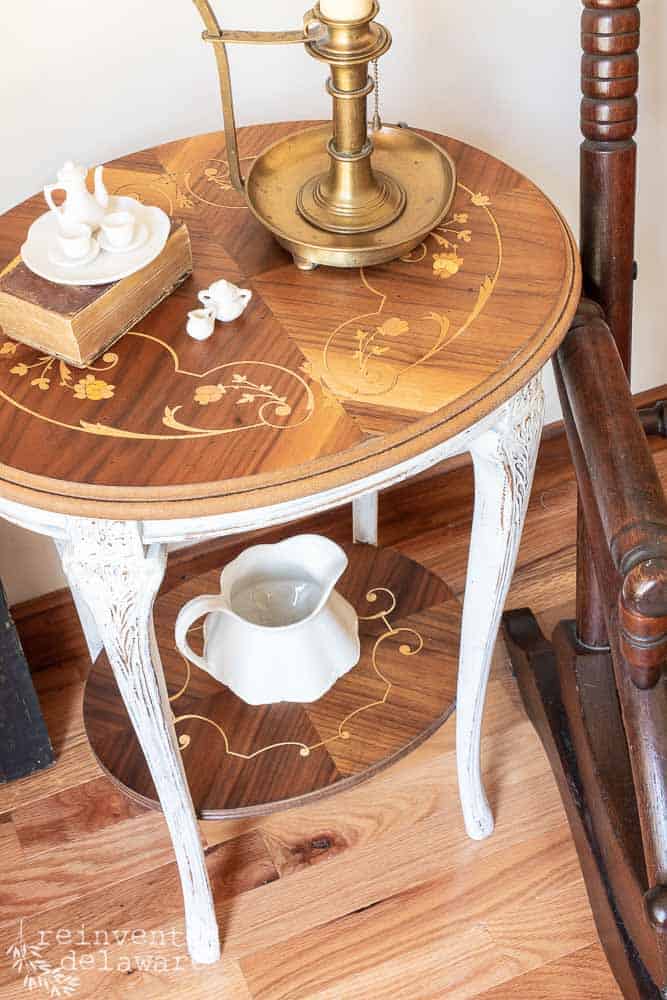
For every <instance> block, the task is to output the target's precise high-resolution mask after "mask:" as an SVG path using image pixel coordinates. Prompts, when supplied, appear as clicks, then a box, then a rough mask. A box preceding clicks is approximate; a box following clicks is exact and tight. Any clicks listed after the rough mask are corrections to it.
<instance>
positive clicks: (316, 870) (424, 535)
mask: <svg viewBox="0 0 667 1000" xmlns="http://www.w3.org/2000/svg"><path fill="white" fill-rule="evenodd" d="M657 459H658V463H659V467H660V469H661V472H662V473H663V474H664V476H665V479H666V480H667V452H665V451H660V453H659V454H658V455H657ZM575 499H576V494H575V487H574V483H573V478H572V471H571V468H570V466H569V462H568V461H567V457H566V454H565V448H564V444H563V441H562V439H554V440H553V441H550V442H548V443H546V444H545V445H544V446H543V449H542V454H541V460H540V468H539V474H538V477H537V482H536V488H535V491H534V494H533V499H532V502H531V507H530V514H529V519H528V525H527V529H526V533H525V538H524V543H523V546H522V549H521V555H520V559H519V568H518V571H517V574H516V578H515V581H514V584H513V587H512V591H511V594H510V600H509V606H510V607H519V606H524V605H528V604H529V605H531V606H532V607H533V608H535V609H536V610H537V611H538V612H539V614H540V616H541V620H542V623H543V625H544V626H545V628H550V627H551V625H552V624H553V623H554V622H555V621H556V620H557V619H558V618H559V617H563V616H565V615H569V614H570V612H571V602H572V598H573V594H574V541H575ZM381 509H382V528H381V541H382V543H383V544H389V545H394V546H396V547H397V548H400V549H401V550H402V551H404V552H405V553H406V554H408V555H410V556H412V557H414V558H416V559H418V560H420V561H422V562H424V563H425V565H427V566H428V567H429V568H431V569H433V570H434V571H436V572H438V573H440V574H442V576H443V577H444V578H445V579H446V580H447V582H448V583H449V585H450V586H451V587H452V588H453V589H454V590H455V591H456V592H457V593H458V594H460V593H461V592H462V589H463V584H464V578H465V567H466V559H467V543H468V537H469V530H470V517H471V473H470V469H469V468H468V467H459V468H457V469H455V470H454V471H453V472H450V473H449V474H448V475H447V476H446V477H441V478H438V479H432V478H431V479H426V480H421V481H419V482H417V483H414V484H412V485H410V486H407V487H403V488H401V489H400V490H397V491H395V492H393V493H391V494H390V495H388V496H385V497H384V498H383V501H382V504H381ZM349 523H350V517H349V512H348V511H345V512H344V513H341V514H338V515H336V519H335V523H334V524H332V522H331V518H329V519H328V520H326V519H318V520H315V521H311V522H309V525H308V527H309V528H310V527H313V528H315V529H317V528H322V527H327V530H330V529H331V528H334V529H335V531H336V532H337V533H339V534H345V533H347V532H348V531H349ZM183 560H184V557H183V556H178V557H176V558H174V559H172V561H171V563H170V572H171V573H173V574H178V573H179V572H181V571H182V569H183ZM17 617H18V619H19V625H20V628H21V631H22V634H23V636H24V642H25V645H26V649H27V652H28V655H29V657H30V659H31V661H32V663H33V664H34V665H35V666H36V667H37V668H38V671H37V673H36V684H37V687H38V691H39V695H40V698H41V703H42V707H43V710H44V713H45V715H46V719H47V724H48V727H49V731H50V734H51V737H52V740H53V743H54V745H55V749H56V752H57V755H58V763H57V764H56V766H55V767H54V768H53V769H52V770H50V771H49V772H46V773H42V774H41V775H38V776H37V777H33V778H30V779H26V780H24V781H21V782H17V783H15V784H13V785H10V786H7V787H5V788H3V789H2V790H0V850H1V852H2V860H3V878H2V885H1V888H0V997H2V998H3V1000H4V998H21V997H24V996H27V995H28V989H27V983H26V976H29V975H31V974H32V975H33V976H35V977H37V976H41V977H42V978H41V980H40V981H39V982H38V983H37V984H36V991H35V992H34V993H33V995H34V996H48V995H49V990H50V989H51V988H52V987H53V986H54V985H55V986H56V987H57V988H59V989H61V990H62V989H63V987H69V988H71V989H72V992H71V993H70V994H66V993H64V992H60V993H52V994H51V995H53V996H65V995H70V996H73V997H75V998H77V1000H78V998H80V1000H83V998H89V997H90V998H92V997H95V998H96V1000H106V998H111V997H114V998H115V997H121V996H123V997H124V996H136V997H140V998H142V1000H148V998H151V1000H152V998H156V1000H158V998H159V1000H163V998H168V997H172V996H173V997H179V998H207V1000H209V998H211V997H222V998H225V1000H248V998H257V1000H278V998H281V1000H300V998H313V1000H314V998H317V1000H361V998H363V1000H380V998H391V1000H399V998H401V1000H403V998H404V1000H427V998H431V997H449V998H464V997H466V998H472V997H478V998H484V1000H509V998H512V1000H537V998H540V1000H551V998H554V1000H556V998H558V1000H614V998H616V997H619V996H620V994H619V991H618V989H617V987H616V986H615V984H614V981H613V979H612V977H611V974H610V972H609V971H608V968H607V966H606V963H605V960H604V956H603V953H602V950H601V948H600V946H599V944H598V942H597V938H596V933H595V927H594V925H593V920H592V917H591V913H590V910H589V907H588V903H587V898H586V893H585V889H584V885H583V882H582V879H581V876H580V873H579V868H578V865H577V859H576V855H575V851H574V847H573V844H572V841H571V839H570V836H569V833H568V828H567V824H566V821H565V814H564V812H563V809H562V807H561V804H560V800H559V797H558V793H557V791H556V786H555V784H554V782H553V780H552V778H551V774H550V771H549V768H548V766H547V762H546V759H545V757H544V755H543V753H542V750H541V747H540V745H539V743H538V741H537V738H536V737H535V735H534V734H533V732H532V729H531V727H530V725H529V723H528V722H527V720H526V717H525V715H524V713H523V710H522V708H521V706H520V704H519V702H518V698H517V694H516V691H515V688H514V682H513V680H512V677H511V675H510V673H509V669H508V663H507V658H506V655H505V653H504V650H503V649H502V644H500V646H499V649H498V651H497V655H496V664H495V670H494V675H493V679H492V682H491V686H490V692H489V703H488V711H487V716H486V726H485V737H484V771H485V777H486V782H487V787H488V790H489V794H490V799H491V803H492V806H493V809H494V811H495V814H496V816H497V830H496V833H495V835H494V836H493V837H491V838H490V839H488V840H487V841H485V842H483V843H473V842H471V841H469V840H468V839H467V838H466V836H465V834H464V830H463V823H462V820H461V815H460V811H459V806H458V801H457V791H456V769H455V753H454V724H453V722H452V721H450V722H449V723H447V724H446V725H445V726H444V727H443V728H442V729H441V730H440V731H439V732H438V733H437V735H435V736H434V737H432V738H431V739H430V740H429V741H428V742H427V743H426V744H424V745H423V746H422V747H421V748H419V749H418V750H416V751H415V752H414V753H413V754H412V755H410V756H408V757H407V758H406V759H404V760H403V761H402V762H401V763H399V764H398V765H396V766H395V767H394V768H393V769H391V770H389V771H387V772H385V773H383V774H381V775H379V776H377V777H376V778H374V779H373V780H372V781H371V782H369V783H367V784H365V785H363V786H360V787H358V788H356V789H353V790H350V791H347V792H343V793H341V794H340V795H338V796H336V797H334V798H331V799H328V800H324V801H322V802H319V803H316V804H313V805H311V806H309V807H307V808H303V809H300V810H295V811H292V812H285V813H278V814H275V815H274V816H272V817H268V818H265V819H261V820H247V821H237V822H235V823H229V824H225V823H208V824H203V825H202V834H203V837H204V838H205V842H206V845H207V847H208V865H209V871H210V875H211V879H212V883H213V887H214V893H215V899H216V904H217V910H218V919H219V923H220V928H221V932H222V936H223V940H224V959H223V961H222V962H221V963H220V964H219V965H217V966H215V967H212V968H207V969H204V970H201V969H195V968H193V967H192V966H191V965H190V963H189V961H188V960H187V957H186V950H185V947H184V943H183V940H182V937H183V922H182V918H181V897H180V892H179V888H178V882H177V877H176V871H175V866H174V864H173V863H172V856H171V850H170V846H169V839H168V836H167V832H166V829H165V825H164V822H163V820H162V817H161V815H160V814H157V813H154V812H149V811H145V810H144V809H142V808H140V807H139V806H137V805H134V804H130V803H129V802H128V801H127V800H126V799H125V798H124V797H123V796H122V795H121V794H120V793H119V792H117V791H115V790H114V788H113V787H112V785H111V783H110V781H109V780H108V779H107V778H106V777H104V776H103V775H102V773H101V771H100V769H99V767H98V765H97V764H96V762H95V760H94V759H93V756H92V754H91V751H90V749H89V747H88V745H87V742H86V738H85V734H84V731H83V726H82V714H81V701H82V690H83V677H84V674H85V671H86V669H87V660H86V656H85V654H84V650H83V646H82V640H81V636H80V633H79V631H78V626H77V625H76V623H75V621H74V619H73V613H72V609H71V606H70V605H69V604H68V603H66V602H63V600H62V599H61V598H58V597H55V598H47V599H43V600H41V601H39V602H37V603H36V604H35V603H33V604H32V605H31V606H30V607H29V608H19V609H17ZM21 921H22V925H21ZM21 941H22V942H23V944H24V947H23V948H21ZM14 944H16V945H17V948H16V950H14V951H11V946H12V945H14ZM26 945H27V946H28V947H25V946H26ZM31 946H32V947H31ZM8 948H9V949H10V953H9V954H7V955H6V954H5V951H6V949H8ZM12 962H14V963H15V965H16V966H17V967H16V968H13V967H12ZM61 962H62V963H63V964H62V966H61V965H60V963H61ZM74 966H76V968H74ZM59 977H60V979H59ZM59 983H60V985H58V984H59Z"/></svg>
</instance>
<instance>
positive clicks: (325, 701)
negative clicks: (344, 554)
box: [84, 529, 460, 819]
mask: <svg viewBox="0 0 667 1000" xmlns="http://www.w3.org/2000/svg"><path fill="white" fill-rule="evenodd" d="M292 530H293V529H292ZM237 551H240V548H239V549H238V550H237ZM237 551H235V550H233V549H232V550H230V551H228V552H226V553H225V556H224V558H225V561H226V560H227V559H232V558H234V557H235V555H236V554H237ZM348 557H349V560H350V565H349V567H348V569H347V570H346V572H345V574H344V575H343V577H342V580H341V582H340V584H339V586H338V588H337V589H338V590H339V592H340V593H341V594H342V595H343V596H344V597H345V598H347V600H348V601H350V603H351V604H352V606H353V607H354V608H355V609H356V610H357V613H358V614H359V616H360V622H359V632H360V638H361V649H362V654H361V660H360V662H359V663H358V664H357V666H356V667H355V668H354V669H353V670H352V671H350V672H349V673H348V674H346V675H345V676H344V677H343V678H341V679H340V680H339V681H338V682H337V683H336V684H335V685H334V686H333V688H332V689H331V690H330V691H328V692H327V694H326V695H325V696H324V697H323V698H320V699H319V701H316V702H314V703H312V704H308V705H298V704H291V703H282V704H275V705H267V706H261V707H254V706H251V705H247V704H246V703H245V702H243V701H242V700H241V699H240V698H238V697H237V696H236V695H235V694H233V692H232V691H230V690H229V688H227V687H225V686H224V685H222V684H220V683H219V682H218V681H216V680H214V679H213V678H211V677H210V676H209V675H208V674H206V673H204V671H202V670H199V669H197V668H196V667H193V668H189V667H188V664H187V662H186V661H185V660H184V659H183V657H182V656H181V655H180V654H179V653H178V651H177V650H176V649H175V648H174V627H175V622H176V617H177V615H178V612H179V611H180V609H181V608H182V607H183V605H184V603H185V602H186V601H188V600H191V599H192V598H194V597H198V596H202V595H204V594H213V593H216V592H219V587H220V584H219V580H220V567H219V566H218V567H216V568H215V569H213V570H209V571H208V572H204V573H197V572H196V568H195V567H193V571H191V572H190V573H189V574H188V577H187V579H185V580H184V581H183V582H182V583H181V584H180V585H179V586H178V587H176V588H174V589H173V590H170V591H169V592H168V593H166V594H164V595H163V596H162V597H161V598H160V599H159V601H158V602H157V606H156V629H157V634H158V642H159V645H160V649H161V652H162V659H163V665H164V668H165V674H166V677H167V686H168V688H169V692H170V695H171V698H172V701H171V707H172V710H173V713H174V717H175V720H176V731H177V734H178V736H179V741H180V745H181V752H182V755H183V763H184V765H185V769H186V773H187V776H188V783H189V785H190V791H191V792H192V797H193V801H194V804H195V808H196V810H197V813H198V815H199V816H200V817H201V818H203V819H223V818H234V817H239V816H249V815H256V814H263V813H268V812H271V811H273V810H275V809H276V808H286V807H288V806H294V805H300V804H303V803H304V802H305V801H307V800H310V799H313V798H319V797H321V796H322V795H325V794H330V793H332V792H335V791H339V790H340V789H342V788H345V787H347V786H348V785H353V784H356V783H357V782H359V781H362V780H366V779H368V778H370V777H371V776H372V775H373V774H374V773H376V772H377V771H378V770H381V769H382V768H384V767H387V766H388V765H389V764H391V763H393V762H395V761H397V760H399V759H400V758H401V757H403V756H404V755H405V754H406V753H408V752H409V751H410V750H412V749H414V747H415V746H417V745H419V743H421V742H423V740H425V739H426V738H427V737H428V736H430V735H431V734H432V733H433V732H434V731H435V730H436V729H437V728H438V726H440V725H442V723H444V722H446V721H447V719H448V718H449V716H450V714H451V712H452V710H453V708H454V699H455V694H456V676H457V662H458V648H459V627H460V605H459V602H458V601H457V600H456V598H455V597H454V595H453V594H452V592H451V590H450V589H449V588H448V587H447V586H446V585H445V584H444V583H443V582H442V581H441V580H440V579H439V578H438V577H436V576H435V575H434V574H432V573H429V572H428V571H427V570H425V569H423V568H422V567H421V566H419V565H418V564H417V563H414V562H413V561H412V560H410V559H407V558H406V557H405V556H402V555H400V554H399V553H397V552H394V551H392V550H391V549H376V548H374V547H373V546H368V545H354V546H349V547H348ZM196 628H197V627H196V626H195V629H196ZM193 633H194V630H193ZM191 641H192V643H193V645H194V646H195V647H201V626H199V635H196V633H195V634H193V635H192V637H191ZM84 715H85V719H86V731H87V733H88V737H89V739H90V744H91V747H92V749H93V751H94V753H95V754H96V756H97V758H98V760H99V761H100V763H101V764H102V766H103V767H104V769H105V770H106V771H107V772H108V773H109V774H110V775H111V777H113V778H114V780H115V781H117V782H118V783H119V784H120V785H121V786H122V787H123V788H125V790H126V791H127V792H128V794H129V795H131V796H132V797H133V798H135V799H137V800H138V801H140V802H142V803H144V804H146V805H151V806H153V807H154V808H159V804H158V802H157V795H156V793H155V790H154V787H153V782H152V780H151V777H150V774H149V771H148V768H147V766H146V762H145V760H144V755H143V754H142V752H141V748H140V747H139V744H138V742H137V739H136V737H135V735H134V731H133V729H132V726H131V724H130V721H129V718H128V716H127V713H126V711H125V707H124V705H123V702H122V700H121V697H120V694H119V692H118V688H117V686H116V683H115V681H114V678H113V674H112V673H111V670H110V667H109V663H108V660H107V657H106V654H102V655H101V656H100V658H99V659H98V660H97V662H96V664H95V665H94V667H93V668H92V670H91V673H90V676H89V678H88V683H87V686H86V697H85V703H84Z"/></svg>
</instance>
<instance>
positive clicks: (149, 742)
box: [61, 518, 220, 963]
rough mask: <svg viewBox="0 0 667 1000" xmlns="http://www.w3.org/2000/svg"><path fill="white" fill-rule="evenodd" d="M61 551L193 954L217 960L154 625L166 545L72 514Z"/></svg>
mask: <svg viewBox="0 0 667 1000" xmlns="http://www.w3.org/2000/svg"><path fill="white" fill-rule="evenodd" d="M61 552H62V560H63V568H64V570H65V574H66V575H67V578H68V580H69V581H70V585H71V586H72V589H73V592H77V593H79V594H80V596H81V598H82V600H83V601H84V602H85V604H86V605H87V607H88V608H90V610H91V611H92V613H93V615H94V618H95V622H96V625H97V628H98V629H99V634H100V636H101V638H102V640H103V642H104V646H105V649H106V651H107V655H108V657H109V661H110V663H111V667H112V669H113V672H114V676H115V678H116V681H117V683H118V688H119V690H120V693H121V695H122V698H123V701H124V702H125V707H126V708H127V711H128V714H129V716H130V719H131V720H132V725H133V726H134V729H135V732H136V734H137V737H138V739H139V743H140V744H141V748H142V750H143V752H144V755H145V757H146V761H147V763H148V767H149V768H150V772H151V775H152V777H153V781H154V782H155V788H156V790H157V793H158V795H159V798H160V803H161V805H162V809H163V811H164V816H165V819H166V821H167V825H168V826H169V832H170V833H171V838H172V842H173V845H174V852H175V854H176V861H177V863H178V869H179V872H180V876H181V885H182V888H183V898H184V903H185V923H186V933H187V940H188V947H189V951H190V956H191V958H192V960H193V962H200V963H211V962H215V961H217V960H218V958H219V957H220V940H219V933H218V926H217V922H216V918H215V909H214V907H213V897H212V894H211V887H210V884H209V880H208V874H207V871H206V864H205V861H204V851H203V848H202V844H201V839H200V836H199V828H198V826H197V819H196V816H195V811H194V807H193V805H192V798H191V796H190V790H189V788H188V784H187V779H186V777H185V771H184V769H183V762H182V760H181V754H180V751H179V748H178V741H177V738H176V733H175V731H174V725H173V721H172V714H171V708H170V706H169V698H168V695H167V689H166V685H165V680H164V673H163V671H162V665H161V663H160V655H159V652H158V648H157V642H156V640H155V631H154V628H153V602H154V600H155V596H156V594H157V592H158V589H159V587H160V584H161V582H162V578H163V576H164V570H165V565H166V559H167V554H166V548H165V547H164V546H163V545H153V546H151V547H150V548H149V549H146V548H145V546H144V545H143V543H142V540H141V533H140V529H139V525H138V524H136V523H132V522H119V521H95V520H88V519H83V518H81V519H79V518H72V519H70V521H69V540H68V541H67V542H65V543H64V545H63V546H62V549H61Z"/></svg>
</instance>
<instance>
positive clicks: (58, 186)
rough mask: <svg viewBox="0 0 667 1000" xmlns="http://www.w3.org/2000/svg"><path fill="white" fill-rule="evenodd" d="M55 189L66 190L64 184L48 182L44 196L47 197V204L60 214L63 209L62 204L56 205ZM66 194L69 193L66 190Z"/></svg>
mask: <svg viewBox="0 0 667 1000" xmlns="http://www.w3.org/2000/svg"><path fill="white" fill-rule="evenodd" d="M54 191H65V188H64V187H63V186H62V184H47V185H46V187H45V188H44V198H45V199H46V204H47V205H48V206H49V208H50V209H51V211H52V212H55V213H56V215H59V214H62V211H63V209H62V206H61V205H56V203H55V201H54V200H53V192H54ZM65 194H67V192H66V191H65Z"/></svg>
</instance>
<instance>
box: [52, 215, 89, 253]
mask: <svg viewBox="0 0 667 1000" xmlns="http://www.w3.org/2000/svg"><path fill="white" fill-rule="evenodd" d="M59 230H60V232H59V233H58V242H59V244H60V247H61V249H62V252H63V254H64V255H65V257H67V258H68V259H69V260H83V258H84V257H87V256H88V254H89V253H90V251H91V250H92V248H93V230H92V227H91V226H89V225H87V224H86V223H85V222H65V221H64V220H63V221H60V222H59Z"/></svg>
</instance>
